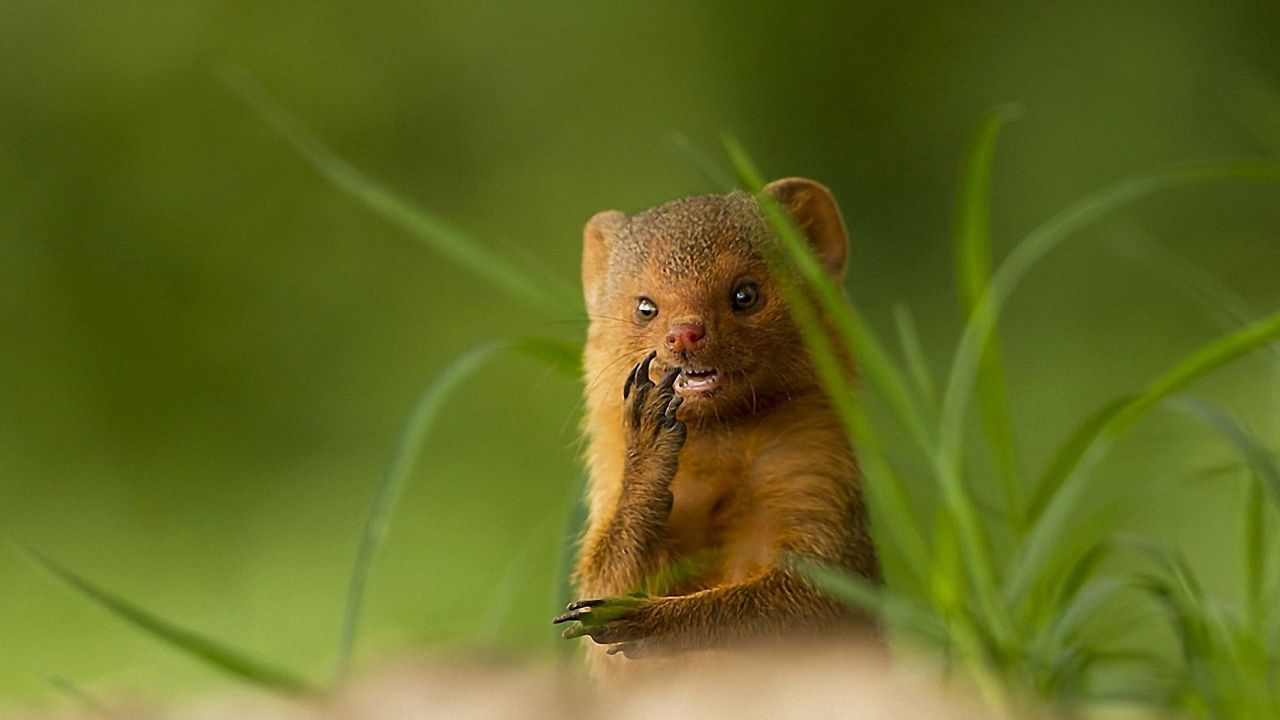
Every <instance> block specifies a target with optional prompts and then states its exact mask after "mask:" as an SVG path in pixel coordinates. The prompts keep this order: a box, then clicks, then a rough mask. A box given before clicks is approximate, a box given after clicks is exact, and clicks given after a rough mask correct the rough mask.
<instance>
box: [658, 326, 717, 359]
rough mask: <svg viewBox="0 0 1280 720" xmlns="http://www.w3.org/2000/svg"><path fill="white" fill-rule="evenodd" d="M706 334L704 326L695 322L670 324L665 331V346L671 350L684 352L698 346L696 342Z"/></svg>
mask: <svg viewBox="0 0 1280 720" xmlns="http://www.w3.org/2000/svg"><path fill="white" fill-rule="evenodd" d="M706 334H707V331H706V329H705V328H703V327H702V325H699V324H697V323H679V324H677V325H672V326H671V329H670V330H668V331H667V347H668V348H669V349H670V350H671V351H672V352H684V351H685V350H693V349H694V348H696V347H698V342H700V341H701V340H702V337H703V336H704V335H706Z"/></svg>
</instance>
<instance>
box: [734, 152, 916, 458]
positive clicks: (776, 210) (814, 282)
mask: <svg viewBox="0 0 1280 720" xmlns="http://www.w3.org/2000/svg"><path fill="white" fill-rule="evenodd" d="M725 151H726V153H727V154H728V155H729V158H730V160H731V161H732V162H733V165H734V168H735V169H736V170H737V172H738V176H739V178H740V179H741V181H742V184H743V187H744V188H745V189H746V190H747V191H748V192H751V193H753V194H755V195H757V196H758V197H759V199H760V206H761V209H762V210H763V211H764V214H765V219H766V220H767V221H768V222H769V224H770V225H771V226H772V227H773V229H774V231H775V232H776V234H777V236H778V241H779V244H780V245H781V246H782V250H783V257H782V258H781V260H782V261H783V262H785V263H786V266H787V267H791V268H793V269H794V270H795V271H796V273H798V275H799V276H800V280H801V281H802V282H803V287H804V289H805V290H807V291H809V292H812V293H813V294H814V295H815V296H816V300H817V306H816V307H817V308H818V309H820V310H821V311H822V312H823V313H825V315H826V316H827V319H829V321H830V322H831V324H832V325H833V327H834V329H835V331H836V335H837V337H838V339H839V341H840V342H841V344H842V345H843V346H844V347H846V348H848V349H850V350H852V351H853V354H854V357H856V358H857V361H858V366H859V368H860V369H861V371H862V372H863V373H864V374H865V375H866V377H867V378H868V379H869V380H870V382H871V384H872V385H874V386H875V387H876V389H877V390H879V391H880V393H881V394H883V395H884V397H885V400H886V401H887V402H888V404H889V407H890V408H891V409H892V410H893V412H894V414H895V415H897V417H898V419H899V420H900V421H901V422H902V423H903V425H904V426H905V427H906V428H907V430H908V432H909V433H910V434H911V437H912V438H913V439H914V440H915V441H916V443H917V444H918V445H919V446H920V448H921V449H922V450H924V451H925V452H932V440H931V438H930V436H929V432H928V428H927V426H926V425H925V423H924V420H923V418H922V417H921V414H920V410H919V408H918V407H917V406H916V404H915V402H914V401H913V400H912V397H911V392H910V390H908V389H907V383H906V381H905V379H904V378H903V376H902V373H900V372H899V371H898V369H897V367H896V366H895V365H894V363H893V361H892V360H890V356H889V353H888V352H887V351H886V350H885V346H884V344H883V343H882V342H881V341H880V340H879V338H877V337H876V335H875V333H874V332H873V331H872V330H871V326H870V325H869V324H868V323H867V322H865V321H864V320H862V319H861V318H860V317H859V316H858V313H857V311H856V310H855V308H854V307H853V305H852V303H850V302H849V301H848V300H847V299H846V298H845V296H844V292H843V289H842V288H840V287H837V286H836V284H835V283H833V282H832V281H831V279H830V278H829V277H827V272H826V270H824V269H823V267H822V264H821V263H820V262H819V261H818V258H817V256H815V255H814V254H813V250H812V249H811V248H810V247H809V243H808V241H807V240H806V239H805V238H804V237H803V236H802V235H801V233H800V231H799V230H797V229H796V228H795V227H794V226H793V224H792V222H791V220H790V218H788V217H787V214H786V211H784V210H783V209H782V208H781V207H779V206H778V204H777V202H776V201H775V200H774V199H773V198H772V197H769V196H767V195H765V196H761V195H760V193H761V192H762V191H763V189H764V180H763V178H762V177H761V175H760V173H759V171H758V170H756V168H755V166H754V164H753V163H752V162H751V159H750V158H749V157H748V156H747V153H746V151H745V150H744V149H743V147H742V146H741V145H740V144H739V143H738V142H737V140H735V139H734V138H732V137H726V138H725ZM798 294H799V293H797V295H798ZM823 337H824V338H825V337H827V333H823ZM826 344H828V345H830V343H829V342H827V343H826Z"/></svg>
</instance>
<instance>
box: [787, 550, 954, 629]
mask: <svg viewBox="0 0 1280 720" xmlns="http://www.w3.org/2000/svg"><path fill="white" fill-rule="evenodd" d="M790 564H791V566H792V567H793V568H794V569H795V570H796V572H798V573H800V574H801V575H802V576H804V577H806V578H808V579H809V580H810V581H812V582H813V584H814V585H817V586H818V588H819V589H821V590H822V591H824V592H826V593H828V594H830V595H831V597H833V598H835V599H837V600H840V601H841V602H843V603H845V604H847V605H849V606H851V607H854V608H856V609H859V610H863V611H865V612H867V613H869V614H870V615H872V616H874V617H876V618H879V619H881V620H883V621H884V622H886V623H888V624H889V625H890V626H891V627H893V628H894V629H897V630H905V631H907V632H910V633H912V634H914V635H916V636H918V637H920V638H923V639H927V640H930V641H932V642H934V643H945V642H946V629H945V628H944V627H943V624H942V622H941V621H940V619H939V618H938V616H937V615H936V614H934V613H933V612H931V611H930V610H929V609H928V608H924V607H921V606H920V605H918V604H917V603H915V602H913V601H912V600H910V599H908V598H906V597H901V596H899V595H898V594H896V593H894V592H892V591H891V590H888V589H887V588H885V587H884V586H882V585H875V584H873V583H871V582H868V581H867V580H866V579H865V578H861V577H858V576H856V575H850V574H849V573H847V572H845V571H843V570H840V569H839V568H835V567H831V566H830V565H827V564H825V563H820V562H816V561H814V560H811V559H808V558H796V559H794V560H793V561H792V562H791V563H790Z"/></svg>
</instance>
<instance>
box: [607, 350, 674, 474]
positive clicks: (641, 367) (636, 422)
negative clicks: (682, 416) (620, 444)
mask: <svg viewBox="0 0 1280 720" xmlns="http://www.w3.org/2000/svg"><path fill="white" fill-rule="evenodd" d="M656 356H657V353H656V352H651V353H649V354H648V355H647V356H645V359H644V360H641V361H640V362H639V363H638V364H636V366H635V367H634V368H632V369H631V374H630V375H629V376H627V382H626V384H625V385H624V386H623V387H622V400H623V411H622V414H623V422H624V424H625V425H626V431H627V452H628V454H629V455H630V456H631V457H632V458H634V459H645V458H653V459H661V460H663V461H666V462H667V463H669V464H670V465H671V467H672V468H673V469H674V466H675V460H676V456H677V455H679V453H680V448H682V447H684V441H685V433H686V431H685V426H684V423H683V422H681V421H680V420H678V419H676V410H678V409H679V408H680V405H681V403H683V402H684V398H682V397H680V396H679V395H676V391H675V382H676V378H677V377H678V376H679V375H680V369H679V368H672V369H671V370H669V371H668V372H667V374H666V375H665V376H663V378H662V380H661V381H660V382H659V383H657V384H656V385H655V384H654V382H653V381H652V380H650V379H649V365H650V364H651V363H652V362H653V359H654V357H656Z"/></svg>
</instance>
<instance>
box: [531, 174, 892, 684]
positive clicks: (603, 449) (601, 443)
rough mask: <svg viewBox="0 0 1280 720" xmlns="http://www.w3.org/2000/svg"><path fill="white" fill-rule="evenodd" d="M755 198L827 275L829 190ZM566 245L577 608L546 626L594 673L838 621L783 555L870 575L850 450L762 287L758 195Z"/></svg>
mask: <svg viewBox="0 0 1280 720" xmlns="http://www.w3.org/2000/svg"><path fill="white" fill-rule="evenodd" d="M765 191H766V192H767V193H769V194H770V195H771V196H772V197H773V198H775V199H776V200H777V201H778V202H779V203H780V204H781V206H782V207H784V208H785V209H786V210H787V211H788V212H789V213H790V215H791V217H792V219H793V220H794V221H795V223H796V226H797V227H798V228H800V229H801V231H802V232H803V233H804V234H805V235H806V236H807V237H808V238H809V240H810V242H811V244H812V247H813V249H814V251H815V253H816V255H817V257H818V258H819V260H821V262H822V263H823V265H824V267H825V269H826V270H827V271H828V272H829V273H830V275H831V277H832V278H833V279H835V280H836V281H837V282H839V281H840V280H841V279H842V278H843V276H844V269H845V258H846V253H847V247H848V236H847V234H846V231H845V226H844V220H843V219H842V217H841V215H840V211H839V209H838V208H837V206H836V203H835V200H834V199H833V198H832V196H831V193H830V191H828V190H827V188H826V187H824V186H823V185H821V184H819V183H817V182H814V181H812V180H806V179H801V178H788V179H784V180H778V181H776V182H773V183H771V184H769V185H768V186H767V188H766V190H765ZM583 236H584V237H583V254H582V255H583V256H582V284H583V292H584V294H585V299H586V307H587V313H588V315H589V318H590V323H589V329H588V334H587V343H586V349H585V352H584V356H583V365H584V370H585V396H586V410H585V416H584V420H583V424H584V430H585V435H586V439H587V449H586V464H587V470H588V484H587V506H588V521H587V529H586V533H585V536H584V538H583V542H582V546H581V550H580V555H579V559H578V564H577V568H576V572H575V578H574V579H575V582H576V585H577V590H578V597H580V598H581V599H580V600H578V601H577V602H574V603H571V604H570V605H569V608H568V611H567V612H565V613H564V614H562V615H560V616H559V617H557V618H555V620H554V621H555V622H557V623H568V626H567V628H566V629H565V631H564V636H565V637H566V638H572V637H580V636H583V635H586V636H589V637H590V638H591V639H592V640H594V641H595V642H596V643H597V644H598V645H599V646H600V647H598V648H596V649H595V651H593V652H592V653H591V657H590V658H589V660H590V664H591V665H592V666H593V670H595V671H596V672H597V674H603V675H610V674H612V673H611V671H618V670H622V669H623V668H624V667H625V666H626V665H627V664H628V662H629V661H630V660H635V659H640V658H645V657H650V656H655V655H669V654H672V653H679V652H682V651H689V650H700V649H716V648H722V647H725V646H727V645H731V644H734V643H737V642H739V641H742V640H748V639H753V638H773V637H778V638H783V637H789V636H796V635H803V634H820V633H833V632H835V631H837V630H838V629H839V628H841V627H844V623H845V621H846V620H849V619H850V618H851V614H850V613H849V611H848V610H847V609H846V608H844V607H843V606H841V605H840V604H839V603H837V602H835V601H833V600H831V599H830V598H828V597H826V596H824V595H823V594H821V593H820V592H819V591H818V590H816V589H815V588H814V587H813V586H812V585H811V584H810V583H809V582H808V581H807V580H806V579H804V578H803V577H801V576H800V575H799V574H797V573H796V572H794V571H793V570H792V569H790V565H789V564H788V562H787V561H788V558H789V557H791V556H793V555H800V556H807V557H810V558H816V559H818V560H821V561H824V562H827V563H831V564H834V565H837V566H840V567H843V568H847V569H848V570H851V571H853V572H855V573H858V574H860V575H862V576H864V577H866V578H869V579H871V580H872V581H879V578H880V569H879V564H878V562H877V558H876V554H875V551H874V549H873V547H872V544H871V540H870V536H869V534H868V526H867V513H866V510H865V507H864V504H863V499H862V492H861V485H860V479H859V472H858V465H857V462H856V460H855V457H854V453H853V449H852V448H851V447H850V445H849V441H848V439H847V436H846V434H845V432H844V430H843V429H842V426H841V423H840V422H839V420H838V419H837V417H836V415H835V413H834V412H833V410H832V409H831V407H830V405H829V403H828V400H827V398H826V395H825V394H824V392H823V390H822V388H821V386H820V385H819V382H818V380H817V378H816V375H815V373H814V370H813V368H812V366H811V363H810V360H809V357H808V353H807V352H806V350H805V347H804V344H803V342H802V340H801V337H800V334H799V330H798V329H797V327H796V325H795V323H794V322H793V321H792V319H791V317H790V315H789V313H788V310H787V307H786V305H785V304H784V303H783V301H782V298H781V297H780V295H779V290H778V287H777V284H776V283H775V281H774V280H773V279H772V278H771V276H770V270H769V267H768V265H767V264H766V262H765V256H764V243H766V242H773V235H772V230H771V229H770V227H769V224H768V222H767V221H766V220H765V218H764V215H763V214H762V211H761V208H760V205H759V203H758V201H757V200H756V198H755V197H753V196H751V195H748V194H746V193H743V192H733V193H730V194H727V195H707V196H702V197H690V198H684V199H681V200H675V201H672V202H669V203H666V204H664V205H660V206H658V207H655V208H652V209H649V210H646V211H644V212H641V213H639V214H636V215H631V216H628V215H625V214H623V213H621V212H618V211H614V210H610V211H605V212H601V213H598V214H597V215H595V216H594V217H592V218H591V220H590V221H589V222H588V223H587V225H586V228H585V230H584V233H583ZM849 373H850V375H851V376H852V369H851V368H850V369H849ZM609 656H612V657H609ZM639 662H644V660H643V659H641V660H639Z"/></svg>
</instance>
